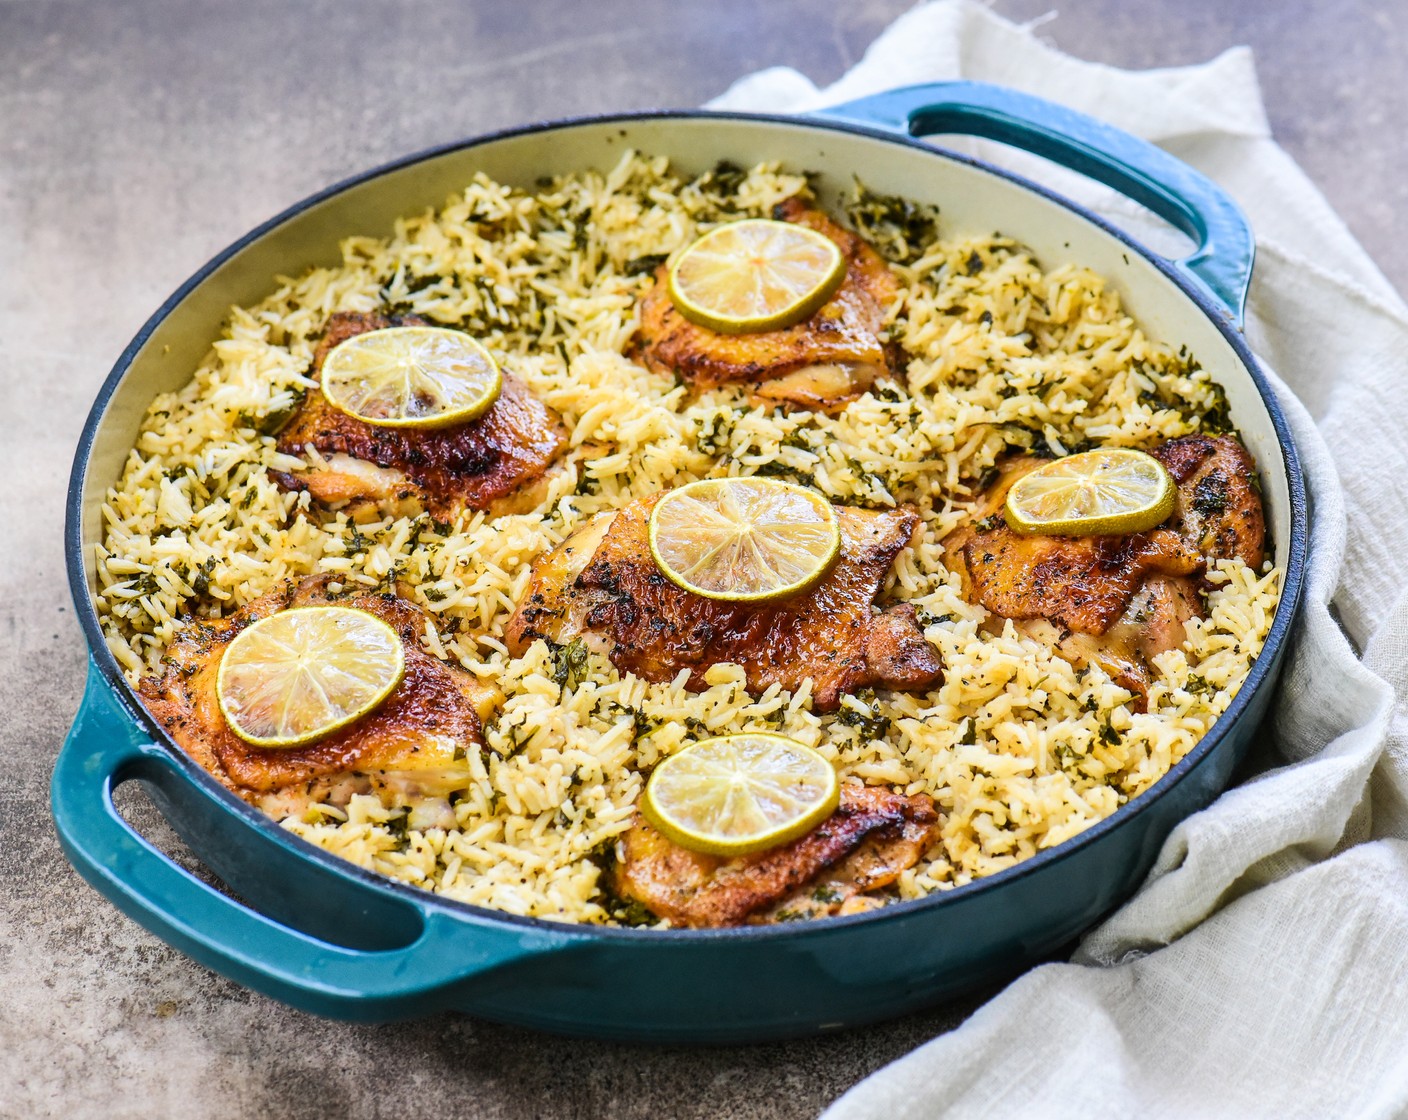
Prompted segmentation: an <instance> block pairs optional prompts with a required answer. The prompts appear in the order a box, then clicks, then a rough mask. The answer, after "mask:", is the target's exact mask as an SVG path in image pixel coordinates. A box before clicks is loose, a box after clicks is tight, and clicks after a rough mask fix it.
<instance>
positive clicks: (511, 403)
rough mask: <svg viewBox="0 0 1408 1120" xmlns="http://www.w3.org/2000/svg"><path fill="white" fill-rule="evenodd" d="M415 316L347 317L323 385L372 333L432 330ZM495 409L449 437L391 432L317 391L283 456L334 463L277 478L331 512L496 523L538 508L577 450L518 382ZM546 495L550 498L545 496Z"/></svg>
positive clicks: (331, 332) (294, 422) (334, 330)
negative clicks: (407, 510)
mask: <svg viewBox="0 0 1408 1120" xmlns="http://www.w3.org/2000/svg"><path fill="white" fill-rule="evenodd" d="M427 325H429V324H427V323H426V322H425V320H423V319H418V318H416V317H415V316H406V317H405V318H389V317H387V316H385V315H377V314H361V313H354V312H345V311H340V312H338V313H337V314H335V315H333V316H332V317H331V318H330V319H329V320H328V323H327V329H326V331H325V333H324V335H323V339H322V341H321V342H320V343H319V344H318V349H317V351H316V353H315V355H314V359H313V377H314V378H315V379H319V378H321V375H322V367H323V360H324V359H325V358H326V357H327V355H328V352H329V351H330V350H332V348H333V347H334V346H336V345H337V344H338V343H340V342H344V341H346V340H347V339H349V338H352V337H354V336H356V335H359V334H365V333H366V332H367V331H374V330H381V329H382V328H385V327H393V326H427ZM503 379H504V380H503V390H502V392H501V393H500V394H499V399H498V400H497V401H495V402H494V404H493V407H491V408H490V409H489V411H488V412H486V413H485V414H484V415H483V416H481V417H479V418H478V419H477V420H471V421H469V422H468V423H466V424H456V425H452V426H451V427H448V428H381V427H377V426H375V425H373V424H366V423H363V422H362V421H361V420H357V419H355V418H354V417H351V416H348V415H347V414H346V413H345V412H342V411H340V410H339V409H336V408H334V407H333V406H332V405H330V404H329V403H328V402H327V399H326V398H325V397H324V396H323V395H322V393H321V392H318V391H317V390H313V391H310V392H309V393H308V395H307V396H306V397H305V398H304V400H303V403H302V404H301V405H300V406H299V408H298V411H297V412H296V413H294V415H293V417H292V418H291V419H290V420H289V422H288V423H287V424H286V425H285V426H284V428H283V430H282V431H280V433H279V441H278V447H279V450H280V451H282V452H285V453H287V454H290V455H300V456H306V455H307V450H306V449H307V448H308V447H310V446H311V447H313V448H315V449H316V450H317V451H318V452H319V454H320V455H321V456H322V457H323V459H324V460H325V462H326V463H327V466H326V467H315V468H312V469H309V470H306V471H299V472H296V473H286V472H272V477H273V478H274V480H275V482H277V483H278V484H279V485H280V486H282V487H284V488H285V489H287V490H307V491H308V492H309V493H310V494H311V495H312V496H313V497H314V498H316V499H317V500H318V501H320V502H323V503H325V504H335V503H338V502H346V501H357V500H370V501H374V502H385V501H397V502H400V503H409V504H411V505H412V506H414V507H417V508H419V509H424V510H428V511H430V512H431V513H434V514H436V515H441V516H443V515H447V514H449V513H452V512H454V510H455V509H456V507H458V506H460V505H463V506H467V507H468V508H470V509H482V510H491V511H493V512H496V513H509V512H517V511H518V510H519V509H520V508H522V507H526V506H531V505H532V504H534V503H533V501H532V500H531V495H532V493H533V492H535V484H537V483H540V482H541V481H542V480H543V478H544V476H545V475H546V473H547V471H548V468H549V467H550V466H552V464H553V462H554V461H555V460H556V459H557V458H558V457H559V456H560V455H561V454H562V452H563V449H564V448H565V447H566V445H567V430H566V428H564V427H563V425H562V420H561V418H560V417H559V416H558V415H557V413H555V412H554V411H553V410H552V409H550V408H548V406H547V405H545V404H543V402H542V401H540V400H538V398H537V397H535V396H533V394H532V393H531V392H530V391H529V390H528V387H527V386H526V385H524V384H523V382H521V381H519V380H518V379H517V378H516V377H514V376H513V375H512V374H509V373H504V375H503ZM536 489H541V487H537V488H536Z"/></svg>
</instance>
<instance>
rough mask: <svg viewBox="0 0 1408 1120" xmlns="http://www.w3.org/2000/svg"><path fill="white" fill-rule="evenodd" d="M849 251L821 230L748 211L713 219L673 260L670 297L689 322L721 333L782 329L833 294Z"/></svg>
mask: <svg viewBox="0 0 1408 1120" xmlns="http://www.w3.org/2000/svg"><path fill="white" fill-rule="evenodd" d="M845 278H846V259H845V257H844V256H842V254H841V250H840V249H839V248H838V247H837V245H836V243H835V242H834V241H832V240H831V239H830V238H829V237H827V236H826V235H825V234H821V233H818V232H817V231H816V230H814V229H809V228H807V227H806V226H801V225H797V224H795V223H793V222H774V221H769V220H767V219H764V218H749V219H746V220H744V221H741V222H731V223H729V224H728V225H722V226H716V227H715V228H714V229H711V230H710V231H709V232H708V233H706V234H704V236H703V237H701V238H699V240H698V241H696V242H694V244H692V245H690V246H689V247H688V248H687V249H685V251H684V252H683V253H681V254H680V255H679V257H678V258H676V260H675V262H674V264H673V265H671V267H670V299H671V300H672V301H673V302H674V305H675V308H676V309H677V310H678V311H679V313H680V314H681V315H683V316H684V317H685V318H686V319H688V320H689V321H690V322H691V323H696V324H698V325H699V326H701V327H708V328H709V329H710V330H715V331H718V332H720V333H721V334H751V333H753V332H756V331H772V330H780V329H781V328H783V327H790V326H792V325H793V324H794V323H800V322H801V321H802V320H803V319H807V318H810V317H811V315H812V314H813V313H814V312H815V311H816V310H817V309H818V308H820V307H821V306H822V305H823V304H824V303H826V301H827V300H829V299H830V298H831V297H832V296H833V295H835V294H836V289H838V288H839V287H840V286H841V284H842V282H843V281H844V280H845Z"/></svg>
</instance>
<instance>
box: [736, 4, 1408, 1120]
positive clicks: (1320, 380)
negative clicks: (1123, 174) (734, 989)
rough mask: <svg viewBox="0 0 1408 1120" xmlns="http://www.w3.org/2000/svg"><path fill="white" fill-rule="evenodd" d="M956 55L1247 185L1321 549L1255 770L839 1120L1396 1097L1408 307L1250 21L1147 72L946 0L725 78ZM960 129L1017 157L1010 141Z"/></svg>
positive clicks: (1126, 1112) (1403, 1078)
mask: <svg viewBox="0 0 1408 1120" xmlns="http://www.w3.org/2000/svg"><path fill="white" fill-rule="evenodd" d="M951 78H971V79H978V80H982V81H989V82H998V83H1002V84H1005V85H1008V86H1012V87H1015V88H1018V89H1022V90H1025V91H1027V92H1030V93H1034V94H1037V95H1039V96H1042V97H1045V98H1047V99H1049V100H1052V101H1057V102H1061V103H1064V104H1066V105H1069V106H1071V107H1072V108H1075V109H1079V110H1081V111H1083V112H1085V113H1089V114H1091V115H1093V116H1096V117H1101V118H1103V119H1105V120H1107V121H1109V122H1110V123H1112V124H1114V125H1117V126H1118V127H1120V128H1123V129H1125V130H1127V131H1129V132H1133V133H1135V134H1137V135H1140V136H1143V137H1145V138H1147V139H1149V140H1152V141H1154V142H1156V143H1158V144H1160V145H1161V146H1163V147H1164V148H1166V149H1167V150H1169V151H1170V152H1172V153H1173V154H1175V155H1177V156H1179V157H1180V158H1182V159H1184V160H1186V161H1187V162H1188V163H1190V164H1192V165H1194V166H1195V167H1198V168H1199V169H1201V170H1202V171H1203V172H1205V173H1206V174H1208V175H1210V176H1212V177H1213V178H1214V179H1216V180H1217V181H1218V182H1220V183H1221V184H1222V185H1223V186H1224V187H1226V188H1227V189H1228V190H1229V191H1230V192H1231V193H1232V194H1233V196H1234V197H1236V199H1237V201H1238V202H1239V203H1240V204H1241V205H1242V207H1243V209H1244V210H1245V211H1246V212H1247V214H1248V216H1249V217H1250V218H1251V221H1252V224H1253V226H1254V228H1255V230H1256V233H1257V245H1258V257H1257V266H1256V274H1255V278H1254V281H1253V284H1252V290H1251V297H1250V300H1249V306H1248V315H1247V328H1246V329H1247V336H1248V338H1249V340H1250V341H1251V344H1252V346H1253V348H1254V349H1255V350H1256V351H1257V352H1258V354H1259V355H1260V357H1261V359H1262V360H1263V362H1264V363H1265V364H1266V365H1267V366H1268V367H1270V368H1271V369H1274V370H1276V371H1278V372H1279V374H1280V378H1281V380H1278V381H1277V388H1278V392H1279V393H1280V394H1281V398H1282V403H1283V405H1284V406H1285V408H1286V411H1287V413H1288V415H1289V416H1290V418H1291V421H1292V424H1293V427H1294V430H1295V437H1296V441H1297V444H1298V447H1299V449H1300V453H1301V456H1302V458H1303V460H1304V464H1305V467H1306V473H1307V477H1308V481H1309V485H1310V489H1311V494H1312V501H1313V507H1314V508H1313V514H1312V521H1311V534H1312V536H1311V540H1312V545H1311V556H1310V566H1309V573H1308V581H1307V589H1306V597H1305V603H1304V608H1303V616H1302V619H1301V621H1300V623H1299V626H1298V630H1297V633H1296V635H1295V640H1294V643H1293V647H1292V649H1291V651H1290V656H1289V658H1288V663H1287V666H1286V672H1285V676H1284V680H1283V683H1282V685H1281V690H1280V693H1279V696H1278V697H1277V699H1276V700H1275V702H1274V708H1275V716H1274V718H1273V720H1272V736H1271V739H1272V742H1271V744H1270V746H1269V747H1268V748H1267V749H1266V750H1264V751H1263V754H1262V758H1261V767H1262V770H1261V772H1260V773H1258V774H1257V775H1256V776H1255V778H1253V779H1252V780H1249V781H1247V782H1245V783H1244V784H1242V785H1241V786H1239V787H1237V788H1235V789H1232V790H1230V791H1229V792H1228V793H1226V794H1225V795H1224V796H1223V797H1222V798H1220V799H1219V800H1218V801H1217V802H1216V803H1215V804H1213V805H1212V806H1211V807H1209V808H1208V809H1207V810H1205V811H1204V812H1201V813H1198V814H1197V815H1195V816H1193V817H1191V818H1190V819H1189V820H1187V821H1185V822H1184V823H1183V824H1181V825H1180V826H1179V827H1178V828H1177V829H1176V830H1175V831H1174V832H1173V834H1172V835H1171V836H1170V837H1169V839H1168V841H1167V843H1166V844H1165V845H1164V847H1163V851H1162V852H1161V854H1160V856H1159V859H1158V862H1157V863H1156V865H1155V867H1154V869H1153V871H1152V872H1151V873H1150V875H1149V878H1148V880H1147V881H1146V882H1145V884H1144V885H1143V887H1142V889H1141V890H1140V892H1139V893H1138V894H1137V895H1135V897H1134V898H1133V899H1132V900H1131V901H1130V902H1129V903H1128V904H1127V905H1125V906H1124V907H1123V908H1122V909H1121V910H1119V911H1118V912H1117V913H1115V914H1114V915H1113V916H1112V917H1111V918H1109V919H1108V920H1107V921H1105V922H1104V924H1102V925H1101V926H1099V927H1098V928H1096V929H1095V930H1093V931H1092V932H1091V933H1090V934H1088V935H1087V937H1086V938H1085V940H1084V941H1083V942H1082V944H1081V945H1080V947H1079V949H1078V950H1077V952H1076V954H1075V956H1074V958H1073V960H1072V962H1071V963H1069V964H1052V965H1046V966H1044V967H1041V968H1037V969H1034V970H1032V971H1031V972H1029V973H1027V974H1026V975H1025V976H1023V977H1021V978H1020V979H1018V980H1017V981H1015V982H1014V983H1012V984H1011V985H1010V986H1009V987H1008V988H1007V989H1006V990H1005V991H1004V992H1002V993H1001V994H1000V995H998V996H997V997H996V998H994V999H993V1000H992V1001H991V1002H989V1003H988V1004H987V1005H986V1006H985V1007H983V1008H981V1009H980V1010H979V1011H978V1012H977V1013H976V1014H974V1015H973V1016H972V1017H971V1018H970V1019H969V1020H968V1021H967V1022H966V1023H965V1024H964V1025H963V1026H961V1027H960V1028H958V1029H957V1030H955V1031H953V1032H951V1033H949V1034H946V1035H944V1036H942V1037H939V1038H936V1039H934V1040H933V1041H931V1042H929V1043H927V1044H926V1045H924V1046H922V1047H920V1048H919V1049H918V1050H916V1051H915V1052H913V1053H912V1054H909V1055H908V1056H906V1057H904V1058H902V1059H900V1060H899V1061H897V1062H895V1063H893V1064H892V1065H890V1066H889V1067H887V1068H885V1069H883V1070H881V1071H880V1072H878V1073H876V1074H874V1075H873V1076H871V1077H870V1078H869V1079H868V1080H866V1081H864V1082H862V1083H861V1084H859V1085H858V1086H856V1087H855V1088H853V1089H852V1090H851V1091H850V1092H848V1093H847V1094H846V1095H845V1096H844V1097H842V1098H841V1099H840V1100H839V1101H838V1102H837V1103H836V1104H835V1105H833V1106H832V1108H831V1109H830V1110H829V1111H828V1112H827V1113H826V1120H861V1118H869V1117H877V1118H881V1117H883V1118H884V1120H908V1118H911V1117H931V1116H943V1117H945V1118H957V1117H968V1116H997V1115H1015V1116H1039V1117H1065V1116H1072V1117H1074V1116H1080V1117H1092V1116H1120V1117H1125V1116H1139V1117H1146V1118H1147V1117H1199V1118H1201V1117H1219V1116H1235V1117H1255V1116H1268V1117H1277V1118H1278V1120H1288V1118H1293V1117H1317V1118H1318V1117H1327V1116H1352V1117H1378V1116H1384V1117H1390V1116H1394V1117H1397V1116H1402V1115H1404V1113H1405V1112H1406V1111H1408V1061H1405V1060H1404V1055H1408V1010H1405V1009H1408V844H1405V843H1404V839H1405V838H1408V699H1405V698H1408V594H1405V592H1404V587H1405V584H1408V486H1405V485H1404V482H1403V480H1404V479H1405V478H1408V452H1405V447H1408V394H1405V393H1404V392H1403V386H1405V385H1408V307H1405V305H1404V304H1403V302H1402V301H1401V300H1400V299H1399V297H1398V296H1397V295H1396V294H1395V293H1394V291H1393V289H1392V287H1391V286H1390V285H1389V283H1388V282H1387V281H1386V280H1385V279H1384V278H1383V276H1382V275H1381V274H1380V273H1379V271H1378V270H1377V269H1376V268H1375V267H1374V265H1373V263H1372V262H1371V261H1370V260H1369V258H1368V257H1367V256H1366V255H1365V253H1364V251H1363V249H1362V248H1361V247H1360V246H1359V245H1358V244H1357V243H1356V242H1355V240H1354V238H1353V237H1352V236H1351V235H1350V234H1349V232H1348V230H1346V229H1345V227H1344V225H1343V224H1342V223H1341V222H1340V220H1339V219H1338V218H1337V217H1336V216H1335V214H1334V212H1333V211H1332V210H1331V209H1330V207H1329V205H1328V204H1327V202H1326V201H1325V199H1324V198H1323V196H1321V195H1320V193H1319V192H1318V191H1317V190H1316V189H1315V187H1314V186H1312V185H1311V183H1310V181H1309V180H1308V179H1307V178H1306V177H1305V175H1304V174H1303V173H1302V172H1301V171H1300V169H1299V168H1298V167H1297V166H1296V165H1295V163H1294V162H1293V161H1292V160H1291V159H1290V157H1289V156H1287V155H1286V153H1285V152H1283V151H1282V150H1281V149H1280V148H1279V147H1277V145H1276V144H1275V143H1274V142H1273V141H1272V139H1271V137H1270V132H1269V129H1268V126H1267V123H1266V118H1265V115H1264V113H1263V110H1262V106H1261V101H1260V94H1259V90H1258V86H1257V81H1256V75H1255V71H1254V69H1253V66H1252V58H1251V54H1250V52H1248V51H1247V50H1245V49H1236V50H1231V51H1228V52H1226V53H1225V54H1222V55H1220V56H1219V57H1217V58H1215V59H1213V60H1212V61H1211V62H1208V63H1206V64H1204V65H1201V66H1190V67H1183V68H1178V69H1169V70H1152V71H1146V72H1142V73H1133V72H1129V71H1123V70H1117V69H1113V68H1110V67H1107V66H1101V65H1094V64H1091V63H1087V62H1082V61H1079V60H1077V59H1073V58H1071V57H1069V56H1066V55H1063V54H1061V53H1059V52H1058V51H1056V50H1054V49H1052V48H1051V47H1049V46H1047V45H1045V44H1043V43H1041V42H1040V41H1039V40H1038V39H1037V38H1035V36H1034V35H1033V33H1032V29H1031V28H1030V27H1026V28H1024V27H1018V26H1015V25H1013V24H1011V23H1008V22H1006V21H1004V20H1002V19H1000V18H998V17H997V16H995V15H994V14H993V13H991V12H990V11H988V10H987V9H986V8H984V7H981V6H978V5H977V4H974V3H970V2H966V0H941V2H935V3H930V4H927V5H924V6H921V7H919V8H916V9H914V10H912V11H910V12H909V13H908V14H906V15H905V16H903V17H902V18H901V19H900V20H899V21H898V22H896V23H895V24H894V25H893V26H892V27H891V28H890V29H889V30H888V31H886V32H885V33H884V35H882V36H881V38H880V39H879V40H877V41H876V42H875V43H874V44H873V45H872V47H871V48H870V50H869V51H868V52H867V53H866V55H865V58H864V59H863V60H862V61H861V62H860V63H859V64H858V65H857V66H856V67H855V68H854V69H853V70H852V71H851V72H850V73H848V74H847V75H846V76H845V77H843V78H842V79H841V80H840V81H838V82H837V83H836V84H835V85H833V86H831V87H829V88H827V89H825V90H821V91H818V90H817V89H816V88H815V87H814V86H813V85H812V84H811V83H810V82H809V81H808V80H807V79H806V78H804V77H803V76H802V75H800V74H798V73H796V72H795V71H791V70H767V71H763V72H761V73H759V74H755V75H752V76H750V77H747V78H744V79H742V80H741V81H740V82H738V83H737V84H735V85H734V86H733V87H732V88H731V89H730V90H729V91H728V92H727V93H726V94H724V95H723V96H722V97H721V98H719V99H718V100H717V101H716V102H715V103H714V105H715V106H717V107H727V108H736V109H767V110H771V111H789V112H805V111H806V110H809V109H814V108H819V107H821V106H824V105H831V104H836V103H839V102H842V101H846V100H850V99H852V98H855V97H861V96H864V95H866V94H870V93H875V92H878V91H880V90H882V89H885V88H890V87H893V86H897V85H907V84H910V83H914V82H926V81H935V80H940V79H951ZM943 143H944V144H945V146H947V147H951V148H952V147H961V148H962V149H963V150H966V151H970V152H974V153H977V154H980V155H984V156H988V157H995V158H997V159H998V160H999V161H1000V162H1005V163H1007V164H1008V165H1009V166H1011V165H1014V160H1013V158H1012V157H1011V154H1010V153H1007V152H1006V151H1005V150H1004V149H1000V148H998V147H997V146H995V145H988V144H985V143H984V142H980V141H973V140H966V139H964V140H958V141H953V140H948V139H946V140H945V141H943ZM1021 170H1022V171H1023V172H1024V173H1025V174H1027V175H1028V176H1030V177H1033V178H1037V179H1041V180H1044V181H1046V182H1047V183H1049V184H1051V185H1053V186H1056V187H1057V189H1060V190H1062V191H1063V192H1064V193H1067V194H1069V195H1070V196H1072V197H1074V198H1076V199H1078V200H1079V201H1081V202H1083V203H1085V204H1086V205H1088V206H1090V207H1091V208H1093V209H1095V210H1097V211H1099V212H1102V213H1103V214H1104V215H1105V216H1107V217H1109V218H1110V219H1111V220H1112V221H1114V222H1116V223H1117V224H1120V225H1123V226H1125V227H1126V228H1130V229H1131V230H1132V231H1133V232H1135V233H1136V235H1137V236H1143V237H1145V238H1146V240H1148V241H1150V242H1151V243H1153V244H1154V245H1155V247H1159V246H1160V245H1161V244H1163V243H1164V242H1166V240H1167V231H1166V230H1161V229H1158V228H1156V227H1154V226H1153V225H1152V224H1150V223H1149V221H1148V219H1147V218H1146V217H1145V216H1143V215H1142V213H1141V211H1139V209H1138V208H1137V207H1134V206H1133V205H1131V204H1130V203H1128V202H1127V201H1125V200H1123V199H1120V198H1119V197H1117V196H1116V195H1114V193H1113V192H1110V191H1108V190H1106V189H1105V188H1101V187H1098V186H1096V185H1095V184H1092V183H1090V182H1088V181H1086V180H1082V179H1079V178H1077V177H1075V176H1070V175H1067V174H1066V173H1064V172H1053V171H1052V169H1051V168H1050V165H1047V164H1041V163H1036V162H1033V161H1031V160H1030V158H1029V157H1028V162H1027V163H1025V164H1024V165H1023V166H1022V167H1021ZM1161 239H1163V240H1162V241H1161ZM1356 649H1357V650H1359V651H1362V657H1361V656H1359V655H1357V654H1356Z"/></svg>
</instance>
